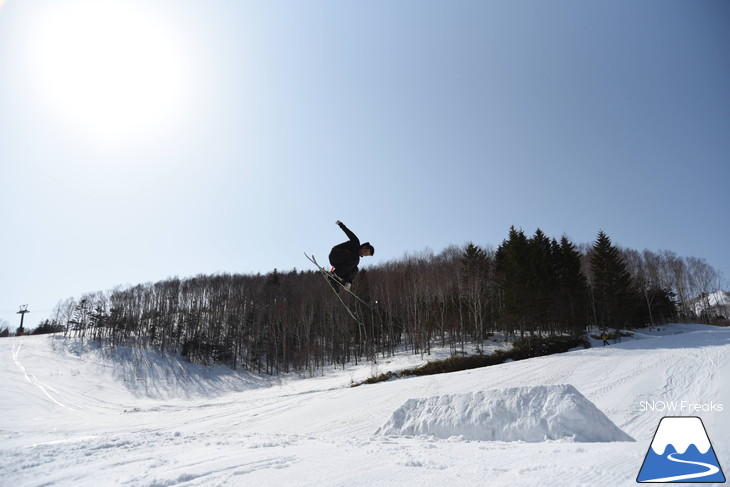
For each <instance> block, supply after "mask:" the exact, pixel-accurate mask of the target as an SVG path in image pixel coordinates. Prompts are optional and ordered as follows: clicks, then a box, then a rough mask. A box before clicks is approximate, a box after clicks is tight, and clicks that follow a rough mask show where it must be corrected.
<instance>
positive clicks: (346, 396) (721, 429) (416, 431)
mask: <svg viewBox="0 0 730 487" xmlns="http://www.w3.org/2000/svg"><path fill="white" fill-rule="evenodd" d="M596 345H598V346H596V347H595V348H591V349H586V350H576V351H572V352H569V353H564V354H559V355H553V356H549V357H541V358H535V359H531V360H524V361H518V362H510V363H506V364H503V365H500V366H494V367H487V368H483V369H475V370H469V371H464V372H457V373H452V374H443V375H435V376H427V377H417V378H404V379H398V380H392V381H389V382H384V383H379V384H374V385H365V386H360V387H354V388H353V387H350V385H351V383H352V382H353V381H359V380H362V379H364V378H366V377H368V376H370V375H376V374H380V373H382V372H385V371H387V370H391V369H397V368H399V367H404V366H408V367H411V366H413V365H414V364H415V363H417V362H419V361H420V360H421V357H420V356H407V357H402V358H400V359H389V360H387V361H383V362H382V363H380V364H378V365H377V366H374V365H369V364H367V365H360V366H357V367H355V366H353V367H350V368H347V369H345V370H341V369H336V370H335V369H333V370H329V371H326V372H325V373H324V374H318V376H316V377H313V378H299V377H297V376H294V375H291V376H285V377H281V378H262V377H258V376H255V375H252V374H247V373H240V372H232V371H230V370H227V369H225V368H222V367H221V368H209V369H205V368H201V367H195V366H191V365H190V364H187V363H185V362H182V361H179V360H176V359H174V358H172V357H160V356H159V355H157V354H156V353H151V352H142V351H139V350H135V349H119V350H117V352H115V353H114V354H109V353H107V352H104V353H102V352H101V351H100V350H99V349H97V348H95V347H94V346H91V345H88V344H84V345H82V344H80V343H78V342H74V341H70V340H69V341H66V340H64V339H63V338H60V337H49V336H39V337H17V338H5V339H0V458H1V459H2V462H0V485H2V486H3V487H5V486H8V487H9V486H13V487H20V486H42V485H53V486H66V485H67V486H85V485H88V486H95V487H96V486H102V485H104V486H107V485H129V486H172V485H180V486H215V485H245V486H249V485H256V486H264V485H272V486H287V485H311V486H317V487H326V486H359V485H360V486H368V487H372V486H380V485H383V486H395V485H398V486H404V487H409V486H419V487H420V486H423V485H428V486H438V485H458V486H473V485H496V486H500V485H506V486H519V485H525V486H528V485H529V486H533V485H560V486H569V485H585V486H623V485H625V486H629V485H637V484H636V476H637V474H638V472H639V469H640V468H641V465H642V461H643V459H644V456H645V455H646V453H647V449H648V448H649V446H650V444H651V441H652V437H653V435H654V432H655V430H656V428H657V425H658V424H659V420H660V419H661V418H662V417H664V416H678V415H686V416H699V417H700V418H701V419H702V421H703V423H704V426H705V428H706V429H707V433H708V435H709V438H710V440H711V441H712V446H713V447H714V450H715V452H716V454H717V457H718V459H719V462H720V465H721V466H722V467H723V468H725V469H726V470H725V475H728V473H729V472H728V471H727V468H728V466H730V418H729V417H728V415H729V414H730V412H729V409H730V391H729V390H728V388H730V381H728V377H730V329H727V328H713V327H709V326H700V325H671V326H666V327H662V330H660V331H654V332H639V333H637V334H636V335H635V336H634V338H632V339H624V340H623V342H622V343H618V344H612V345H611V346H607V347H602V346H600V342H597V343H596ZM121 357H124V360H122V359H121ZM426 358H428V357H426ZM672 408H676V410H674V411H672V410H671V409H672ZM617 440H618V441H617Z"/></svg>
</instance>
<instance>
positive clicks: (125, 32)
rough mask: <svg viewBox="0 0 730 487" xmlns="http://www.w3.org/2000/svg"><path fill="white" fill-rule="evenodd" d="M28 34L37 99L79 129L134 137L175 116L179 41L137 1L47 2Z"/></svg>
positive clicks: (181, 90) (180, 89)
mask: <svg viewBox="0 0 730 487" xmlns="http://www.w3.org/2000/svg"><path fill="white" fill-rule="evenodd" d="M30 35H31V36H32V42H31V52H30V53H29V54H30V55H29V59H28V61H29V62H30V63H31V65H32V71H31V72H32V77H33V83H34V88H35V91H36V93H37V94H38V96H39V98H40V101H41V102H42V103H44V104H46V105H47V106H48V107H49V108H51V109H52V112H53V113H54V115H55V116H56V117H58V118H60V120H61V121H62V123H64V124H65V125H68V127H69V128H71V129H73V130H74V131H76V132H78V133H79V134H80V135H81V136H82V137H85V138H91V139H94V140H95V141H96V142H98V143H103V144H113V145H118V144H120V143H121V144H124V143H128V142H134V141H138V140H143V139H146V138H149V137H155V136H156V135H158V134H159V133H160V132H162V131H164V130H166V129H167V128H168V127H169V126H170V125H172V124H173V122H174V121H175V120H176V119H177V118H178V117H179V116H181V112H182V111H183V110H184V105H185V103H186V99H187V98H188V97H189V95H188V89H187V86H188V83H187V82H186V79H187V78H188V76H187V73H186V66H185V64H186V63H185V56H184V49H183V46H182V43H181V42H180V40H179V39H176V35H175V32H174V29H172V28H171V26H170V25H169V24H168V23H166V22H165V21H164V19H163V18H162V17H161V16H160V15H159V13H157V12H155V11H154V10H151V9H150V8H147V7H145V5H144V4H143V3H141V2H136V1H125V2H120V1H111V0H80V1H76V2H71V1H66V2H54V3H50V4H48V6H47V7H46V8H45V9H44V11H43V12H41V13H40V14H39V17H38V19H37V22H36V23H35V24H34V26H33V29H32V31H31V32H30Z"/></svg>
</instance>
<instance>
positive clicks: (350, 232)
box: [335, 220, 360, 245]
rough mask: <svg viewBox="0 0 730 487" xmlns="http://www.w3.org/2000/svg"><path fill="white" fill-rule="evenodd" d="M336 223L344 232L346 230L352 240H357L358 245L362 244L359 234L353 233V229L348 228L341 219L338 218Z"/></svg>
mask: <svg viewBox="0 0 730 487" xmlns="http://www.w3.org/2000/svg"><path fill="white" fill-rule="evenodd" d="M335 223H337V225H339V227H340V228H341V229H342V231H343V232H345V235H347V238H349V239H350V241H353V242H357V244H358V245H360V239H359V238H357V235H355V234H354V233H352V230H350V229H349V228H347V227H346V226H345V224H344V223H342V222H341V221H340V220H337V221H336V222H335Z"/></svg>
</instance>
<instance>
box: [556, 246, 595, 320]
mask: <svg viewBox="0 0 730 487" xmlns="http://www.w3.org/2000/svg"><path fill="white" fill-rule="evenodd" d="M552 247H553V260H554V263H555V272H556V280H557V289H556V298H555V301H556V307H555V313H556V316H557V320H558V321H559V322H560V323H561V324H562V325H563V326H564V327H566V328H568V329H570V330H572V331H574V332H577V331H579V330H580V329H581V328H583V327H585V324H586V318H587V310H588V281H587V279H586V276H585V274H583V269H582V265H581V257H582V255H581V253H580V252H579V251H578V250H577V249H576V248H575V245H573V243H572V242H571V241H570V240H569V239H568V237H566V236H563V238H561V239H560V243H559V244H558V242H557V241H555V240H554V241H553V244H552Z"/></svg>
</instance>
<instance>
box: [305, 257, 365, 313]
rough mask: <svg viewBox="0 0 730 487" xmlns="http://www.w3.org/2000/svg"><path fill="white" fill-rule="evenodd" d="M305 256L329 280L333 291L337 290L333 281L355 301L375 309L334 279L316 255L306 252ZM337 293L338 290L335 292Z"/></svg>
mask: <svg viewBox="0 0 730 487" xmlns="http://www.w3.org/2000/svg"><path fill="white" fill-rule="evenodd" d="M304 256H305V257H306V258H307V259H309V262H311V263H312V264H314V265H315V266H317V269H319V271H320V272H321V273H322V274H323V275H324V276H325V277H326V278H327V282H328V283H329V284H330V287H332V289H333V290H335V287H334V286H333V285H332V281H334V282H336V283H337V285H338V286H340V288H341V289H344V290H345V291H347V292H348V293H349V294H350V295H351V296H354V297H355V299H357V300H358V301H360V302H361V303H362V304H364V305H365V306H367V307H368V308H372V307H373V305H372V304H370V303H368V302H367V301H365V300H364V299H362V298H361V297H360V296H358V295H357V294H355V293H354V292H352V291H351V290H349V289H348V288H347V287H345V285H344V284H343V283H342V281H340V280H339V279H337V278H336V277H333V276H332V273H331V272H329V271H328V270H327V269H325V268H324V267H322V266H321V265H319V262H317V259H315V258H314V255H312V256H310V255H309V254H307V253H306V252H304ZM335 293H337V291H336V290H335ZM337 295H338V296H339V293H337Z"/></svg>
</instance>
